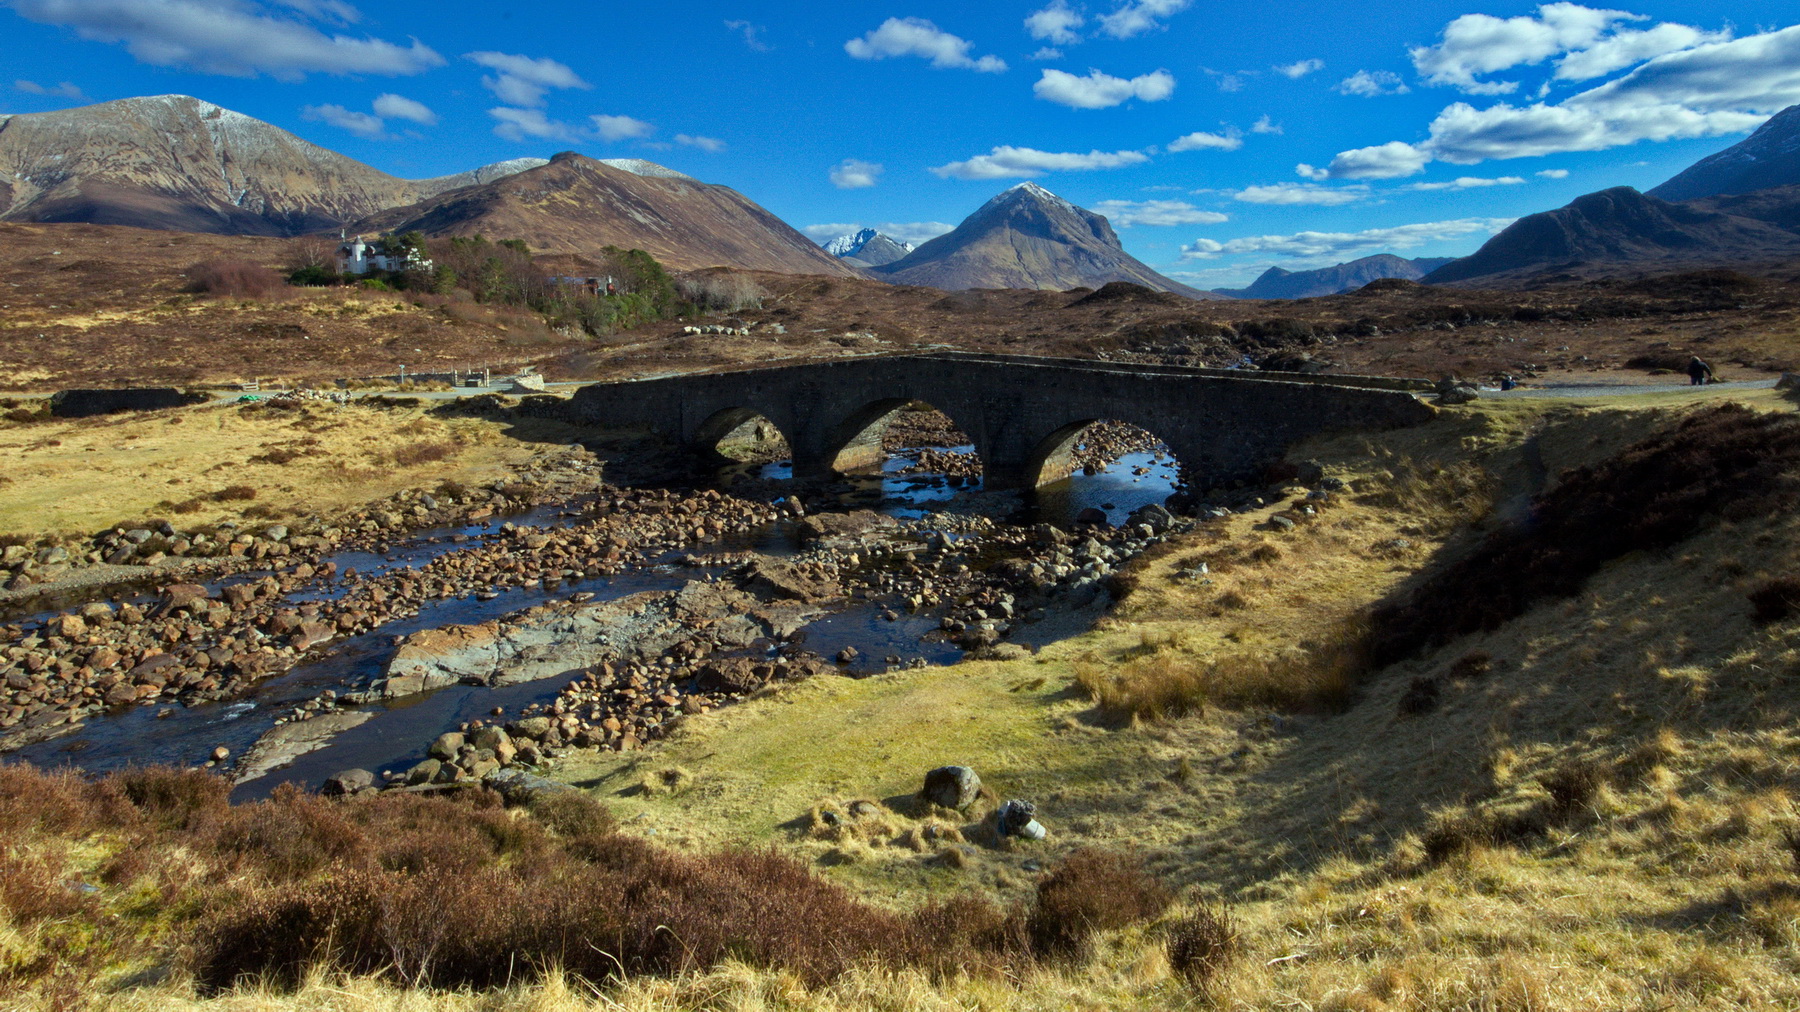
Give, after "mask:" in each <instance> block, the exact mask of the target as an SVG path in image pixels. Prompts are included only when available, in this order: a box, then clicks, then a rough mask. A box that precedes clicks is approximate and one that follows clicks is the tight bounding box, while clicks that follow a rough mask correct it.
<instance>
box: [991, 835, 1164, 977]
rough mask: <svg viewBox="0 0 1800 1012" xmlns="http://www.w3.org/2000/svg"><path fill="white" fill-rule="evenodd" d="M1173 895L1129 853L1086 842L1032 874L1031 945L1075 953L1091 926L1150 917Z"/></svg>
mask: <svg viewBox="0 0 1800 1012" xmlns="http://www.w3.org/2000/svg"><path fill="white" fill-rule="evenodd" d="M1172 898H1173V897H1172V896H1171V895H1170V893H1169V890H1168V888H1167V887H1166V886H1164V885H1163V884H1162V883H1161V882H1158V881H1157V880H1156V879H1154V878H1152V877H1150V875H1149V873H1148V872H1146V871H1145V870H1144V865H1143V862H1142V861H1140V860H1138V859H1137V858H1135V857H1129V856H1126V855H1124V854H1118V853H1114V852H1111V851H1103V850H1094V849H1091V848H1088V849H1082V850H1078V851H1076V852H1075V853H1073V854H1070V855H1069V856H1068V857H1066V858H1064V859H1063V860H1062V861H1061V862H1059V863H1058V864H1057V865H1055V866H1054V867H1052V868H1051V869H1050V870H1049V871H1048V872H1046V873H1045V874H1044V875H1043V877H1042V878H1040V879H1039V880H1038V886H1037V903H1036V905H1035V906H1034V907H1033V908H1032V910H1031V912H1030V913H1029V914H1028V915H1027V916H1026V920H1025V930H1026V934H1027V936H1028V937H1029V938H1030V939H1031V945H1032V948H1033V949H1034V950H1036V951H1037V952H1038V953H1039V954H1041V955H1045V956H1076V955H1079V954H1080V953H1081V952H1083V951H1084V950H1085V949H1086V947H1087V944H1088V941H1089V940H1090V939H1091V938H1092V937H1093V935H1094V933H1095V932H1096V931H1107V930H1114V929H1117V928H1123V927H1125V926H1127V925H1129V924H1134V923H1136V922H1138V921H1142V920H1147V919H1149V918H1152V917H1155V916H1156V915H1158V914H1160V913H1162V912H1163V910H1165V909H1166V908H1167V907H1168V905H1169V902H1170V900H1171V899H1172Z"/></svg>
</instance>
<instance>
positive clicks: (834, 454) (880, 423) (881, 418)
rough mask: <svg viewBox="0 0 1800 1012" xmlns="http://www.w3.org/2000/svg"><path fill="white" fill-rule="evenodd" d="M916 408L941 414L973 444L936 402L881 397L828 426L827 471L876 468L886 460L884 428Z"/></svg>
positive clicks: (951, 416)
mask: <svg viewBox="0 0 1800 1012" xmlns="http://www.w3.org/2000/svg"><path fill="white" fill-rule="evenodd" d="M920 408H926V409H930V410H933V411H936V412H938V413H939V414H941V415H943V416H944V417H945V418H947V419H949V420H950V424H952V425H955V426H956V427H957V428H958V429H959V430H961V431H962V432H963V433H964V434H965V435H969V440H970V442H971V443H972V444H974V443H976V437H975V436H973V435H970V434H969V430H968V428H967V427H966V426H964V425H963V424H961V423H960V422H958V421H957V419H956V418H955V417H954V416H953V415H951V414H950V412H948V411H946V410H944V409H943V408H942V407H939V406H938V405H937V404H934V403H931V402H930V401H923V400H919V399H918V398H914V397H881V398H877V399H875V400H872V401H869V402H868V403H866V404H864V405H863V406H862V407H860V408H858V409H856V410H855V411H852V412H851V413H850V414H849V415H848V416H846V417H845V418H844V419H843V420H842V421H840V422H839V423H838V424H836V425H834V426H832V427H831V429H830V431H829V433H828V434H827V436H826V441H825V447H826V460H827V461H828V462H829V465H830V468H831V470H833V471H836V472H838V473H840V474H847V473H851V472H855V471H873V470H880V469H881V467H882V465H883V464H885V463H886V462H887V460H888V450H887V446H886V436H887V431H888V427H889V426H891V425H892V424H893V423H894V421H895V419H897V418H899V417H900V416H901V415H902V414H903V413H905V412H907V411H909V410H918V409H920ZM975 452H976V456H977V457H979V456H980V455H981V447H980V446H979V444H976V447H975Z"/></svg>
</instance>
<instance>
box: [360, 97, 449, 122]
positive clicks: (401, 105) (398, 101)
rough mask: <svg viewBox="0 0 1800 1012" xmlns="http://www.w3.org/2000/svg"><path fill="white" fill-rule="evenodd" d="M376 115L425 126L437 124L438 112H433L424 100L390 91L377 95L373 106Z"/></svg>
mask: <svg viewBox="0 0 1800 1012" xmlns="http://www.w3.org/2000/svg"><path fill="white" fill-rule="evenodd" d="M373 108H374V110H375V115H377V116H380V117H382V118H384V119H404V120H411V121H413V122H414V123H418V124H421V125H423V126H435V125H436V124H437V121H438V117H437V113H435V112H432V111H431V110H430V109H429V108H427V107H426V105H425V103H423V102H415V101H413V100H412V99H410V98H406V97H404V96H401V95H395V94H393V93H392V92H389V93H388V94H385V95H377V96H376V97H375V104H374V106H373Z"/></svg>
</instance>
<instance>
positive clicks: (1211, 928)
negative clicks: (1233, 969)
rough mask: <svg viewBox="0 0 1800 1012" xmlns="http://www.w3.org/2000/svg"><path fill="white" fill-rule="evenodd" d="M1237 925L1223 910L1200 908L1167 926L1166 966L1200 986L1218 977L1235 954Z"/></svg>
mask: <svg viewBox="0 0 1800 1012" xmlns="http://www.w3.org/2000/svg"><path fill="white" fill-rule="evenodd" d="M1237 942H1238V940H1237V928H1236V927H1235V926H1234V925H1233V924H1232V923H1231V917H1230V916H1229V915H1228V914H1227V913H1226V912H1225V911H1224V910H1223V909H1218V910H1215V909H1213V908H1212V907H1205V906H1203V907H1200V908H1198V909H1196V910H1195V911H1194V912H1193V913H1191V914H1189V915H1187V916H1186V917H1184V918H1182V919H1181V920H1179V921H1176V922H1175V924H1174V926H1173V927H1171V928H1170V929H1169V941H1168V952H1169V968H1170V969H1172V970H1174V971H1175V974H1176V976H1179V977H1180V978H1182V979H1183V980H1185V981H1187V982H1188V983H1190V984H1193V985H1194V986H1196V987H1199V988H1205V987H1207V986H1208V985H1210V984H1212V983H1213V982H1214V981H1215V980H1217V979H1218V977H1219V974H1221V973H1223V972H1224V970H1225V967H1226V966H1228V965H1229V964H1230V963H1231V960H1232V958H1233V957H1234V956H1236V955H1237V947H1238V944H1237Z"/></svg>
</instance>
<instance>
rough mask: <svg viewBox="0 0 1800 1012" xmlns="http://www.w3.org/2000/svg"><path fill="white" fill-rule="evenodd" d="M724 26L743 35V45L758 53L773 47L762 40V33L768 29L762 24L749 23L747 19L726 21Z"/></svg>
mask: <svg viewBox="0 0 1800 1012" xmlns="http://www.w3.org/2000/svg"><path fill="white" fill-rule="evenodd" d="M725 27H726V29H728V30H730V31H734V32H737V33H739V34H741V35H743V37H744V45H746V46H748V47H750V48H751V49H752V50H754V51H756V52H758V53H766V52H768V51H769V50H771V49H774V48H775V47H774V46H771V45H769V44H768V43H767V42H764V41H763V40H762V33H763V32H765V31H768V29H767V28H765V27H763V26H762V25H757V24H751V23H750V22H748V21H727V22H725Z"/></svg>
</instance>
